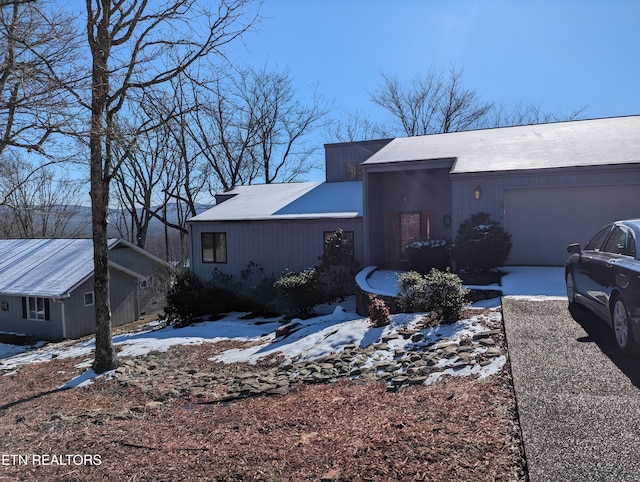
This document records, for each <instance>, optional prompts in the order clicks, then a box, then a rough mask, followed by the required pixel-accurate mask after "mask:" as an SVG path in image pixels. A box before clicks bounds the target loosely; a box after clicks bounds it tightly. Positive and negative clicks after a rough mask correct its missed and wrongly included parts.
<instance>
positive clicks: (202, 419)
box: [0, 344, 526, 481]
mask: <svg viewBox="0 0 640 482" xmlns="http://www.w3.org/2000/svg"><path fill="white" fill-rule="evenodd" d="M225 348H226V347H225ZM216 349H219V347H214V346H213V345H211V344H205V345H203V346H190V347H176V348H175V349H172V350H170V356H171V357H173V358H174V359H175V360H176V362H178V361H179V362H182V363H184V365H183V366H189V363H197V364H201V363H204V361H205V360H206V357H207V356H209V355H210V354H211V353H212V352H213V351H215V350H216ZM80 361H81V360H78V359H76V360H73V359H65V360H57V359H56V360H52V361H51V362H49V363H39V364H33V365H30V366H25V367H23V368H21V369H20V371H19V372H18V373H17V374H15V375H11V376H6V377H4V376H3V377H2V384H1V386H0V396H1V397H0V457H2V459H1V460H0V462H1V465H0V480H40V481H54V480H69V481H75V480H136V481H141V480H167V481H169V480H214V481H217V480H220V481H244V480H260V481H263V480H264V481H302V480H309V481H338V480H340V481H345V480H349V481H391V480H402V481H416V480H447V479H450V480H487V481H489V480H492V481H493V480H526V476H525V463H524V460H523V456H522V450H521V442H520V435H519V426H518V423H517V414H516V407H515V401H514V396H513V389H512V383H511V379H510V376H509V371H508V368H505V370H503V372H502V373H501V374H499V375H495V376H492V377H489V378H487V379H484V380H475V379H473V378H449V377H447V378H444V379H443V380H442V381H440V382H438V383H436V384H434V385H431V386H411V387H407V388H405V389H401V390H400V391H398V392H390V391H387V388H386V385H385V384H384V383H382V382H376V381H370V382H366V383H365V382H358V381H351V380H346V379H345V380H342V381H340V382H339V383H335V384H326V385H300V386H299V387H298V388H297V389H296V390H294V391H293V392H291V393H290V394H288V395H285V396H271V397H256V398H252V399H247V400H242V401H238V402H235V403H227V404H222V403H214V404H207V403H201V400H200V399H199V398H198V397H196V396H192V395H190V394H189V393H187V394H184V395H183V396H182V397H180V398H174V399H169V400H160V399H158V398H157V396H158V394H157V393H154V392H143V391H141V390H140V389H138V388H135V387H122V386H120V385H118V384H117V383H116V382H115V381H114V380H107V379H100V380H97V381H96V382H95V383H94V384H93V385H90V386H89V387H86V388H77V389H72V390H66V391H56V388H57V387H59V386H60V385H62V384H63V383H65V382H66V381H68V380H69V379H70V378H72V377H73V376H75V375H76V374H79V373H81V372H82V370H80V369H77V368H75V364H77V363H78V362H80ZM209 363H211V362H209ZM210 369H211V370H212V371H213V370H218V369H220V370H232V369H233V368H232V366H222V365H221V364H213V363H211V364H210ZM255 369H256V370H259V369H260V367H255ZM242 370H243V371H244V370H246V366H243V367H242ZM0 374H1V372H0ZM33 454H36V456H37V458H36V460H37V461H39V462H40V463H36V464H34V463H33V457H32V456H33ZM42 454H44V455H45V456H48V457H49V459H48V460H47V459H46V458H43V457H41V455H42ZM19 455H21V456H23V457H27V459H24V458H23V459H22V460H21V459H20V458H18V457H15V456H19ZM54 455H55V456H56V460H55V462H57V464H56V463H53V462H54V461H53V459H52V456H54ZM74 455H82V456H83V457H86V456H89V458H87V459H86V461H88V462H89V463H84V462H85V459H81V458H77V457H75V458H74V457H73V456H74ZM38 456H39V457H38ZM24 460H26V461H27V462H28V463H27V464H26V465H24V464H23V465H19V463H20V462H21V461H24ZM43 460H47V461H48V462H49V465H43V464H42V463H41V462H42V461H43ZM81 460H82V461H83V463H82V464H78V465H76V463H77V462H79V461H81ZM60 462H63V463H66V465H60V464H59V463H60ZM98 463H99V465H98ZM92 464H93V465H92Z"/></svg>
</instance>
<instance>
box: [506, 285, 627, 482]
mask: <svg viewBox="0 0 640 482" xmlns="http://www.w3.org/2000/svg"><path fill="white" fill-rule="evenodd" d="M503 316H504V322H505V330H506V337H507V343H508V348H509V354H510V358H511V366H512V372H513V379H514V386H515V391H516V398H517V402H518V411H519V414H520V423H521V427H522V432H523V438H524V448H525V453H526V459H527V464H528V468H529V474H530V479H531V481H532V482H538V481H565V480H566V481H582V480H584V481H637V480H640V389H639V387H640V359H639V358H629V357H625V356H623V355H621V354H619V353H618V352H617V351H616V349H615V345H614V341H613V333H612V331H611V330H610V329H609V328H608V327H607V326H606V324H605V323H604V322H603V321H601V320H600V319H598V318H597V317H595V316H594V315H592V314H591V313H590V312H589V311H587V310H586V309H583V308H579V307H578V308H576V309H572V312H569V309H568V306H567V301H566V299H565V300H560V299H546V300H545V299H540V300H533V299H520V298H512V297H505V298H503Z"/></svg>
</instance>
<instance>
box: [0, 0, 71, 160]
mask: <svg viewBox="0 0 640 482" xmlns="http://www.w3.org/2000/svg"><path fill="white" fill-rule="evenodd" d="M74 25H75V23H74V19H73V18H72V17H71V16H70V15H67V14H65V13H64V12H60V11H57V10H55V9H49V10H47V11H45V10H43V5H42V3H41V2H37V1H33V0H32V1H26V0H25V1H8V0H0V156H2V154H3V153H4V152H5V150H6V149H14V150H15V149H19V150H24V151H28V152H34V153H37V154H39V155H44V156H47V155H49V156H50V157H51V148H52V145H53V142H52V141H53V140H54V138H55V137H56V134H60V133H68V132H69V131H70V130H71V125H72V124H73V123H74V122H76V121H77V120H78V119H79V118H80V117H81V116H79V115H78V112H79V105H78V103H77V98H76V97H75V95H74V94H73V90H74V89H77V87H78V85H79V84H80V83H82V82H83V79H82V76H78V73H77V72H78V69H76V68H75V67H76V61H77V59H78V56H79V53H78V52H79V50H80V49H79V48H78V46H79V44H80V41H79V35H78V32H77V31H76V29H75V27H74Z"/></svg>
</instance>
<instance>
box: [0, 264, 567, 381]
mask: <svg viewBox="0 0 640 482" xmlns="http://www.w3.org/2000/svg"><path fill="white" fill-rule="evenodd" d="M505 271H506V272H507V275H506V276H504V277H503V283H502V287H501V288H502V290H503V292H504V294H505V295H509V296H527V297H531V296H533V297H534V299H545V297H549V296H551V297H557V296H563V295H564V293H565V290H564V275H563V269H562V268H524V267H508V268H505ZM366 280H367V283H370V284H372V285H374V286H375V288H376V289H378V290H380V291H382V292H387V293H388V292H394V293H395V292H396V291H397V285H395V283H397V272H393V271H374V272H373V275H372V276H369V277H368V278H366ZM394 287H395V288H394ZM492 288H493V287H492ZM498 288H499V287H498ZM497 304H498V305H499V300H497ZM476 306H478V305H476ZM479 306H488V307H495V306H496V300H489V301H487V302H484V304H482V303H480V304H479ZM322 312H323V314H322V315H319V316H316V317H314V318H310V319H307V320H292V322H291V323H299V325H300V326H299V327H297V331H295V332H294V333H293V334H291V335H290V336H288V337H284V338H283V337H280V338H276V336H275V330H276V329H277V328H279V327H280V326H282V320H281V319H262V318H254V319H243V315H244V313H231V314H229V315H228V316H226V317H225V318H223V319H221V320H218V321H209V322H202V323H198V324H195V325H192V326H188V327H184V328H173V327H171V326H169V327H164V328H161V329H154V328H155V327H150V328H149V329H148V330H147V331H143V332H137V333H127V334H123V335H118V336H115V337H114V339H113V341H114V345H115V346H116V347H117V348H118V349H119V350H120V351H119V356H120V357H125V358H126V357H137V356H145V355H146V354H148V353H149V352H150V351H166V350H168V349H169V348H170V347H171V346H174V345H200V344H202V343H212V342H217V341H222V340H232V339H233V340H241V341H256V342H258V343H256V346H254V347H252V348H247V349H232V350H227V351H226V352H224V353H222V354H220V355H219V356H218V357H215V358H213V359H212V361H222V362H225V363H233V362H240V361H244V362H249V363H255V362H256V361H258V360H259V359H261V358H263V357H266V356H269V355H272V354H274V353H277V352H281V353H282V354H283V355H284V357H285V360H286V361H287V362H291V361H304V360H312V359H316V358H320V357H322V356H325V355H327V354H330V353H333V352H337V351H340V350H342V349H343V348H344V347H345V346H346V345H349V344H352V343H353V344H356V345H357V346H359V347H363V348H364V347H367V346H369V345H372V344H374V343H379V342H380V341H381V340H382V339H383V337H387V336H389V335H391V334H393V333H394V332H396V331H397V330H398V329H405V328H409V329H411V328H413V327H415V325H416V323H417V322H418V320H419V319H420V318H421V316H422V315H420V314H398V315H393V316H392V317H391V324H390V325H389V326H386V327H383V328H372V327H370V326H369V322H368V318H363V317H361V316H359V315H357V314H356V313H355V308H354V302H353V298H349V299H347V300H346V301H345V302H343V303H342V304H341V305H339V306H336V305H327V306H324V307H323V309H322ZM491 316H498V317H499V316H500V313H499V312H498V311H493V312H492V314H491ZM483 330H486V328H485V327H484V326H482V323H481V320H480V319H479V318H477V317H473V318H471V319H468V320H461V321H459V322H457V323H454V324H452V325H443V326H439V327H436V328H432V329H428V330H423V335H424V341H423V342H422V343H424V344H428V343H432V342H434V341H437V340H440V339H451V340H452V341H456V340H459V339H460V338H462V337H464V336H470V335H473V334H474V333H476V332H478V331H483ZM407 343H409V341H407V340H404V339H402V337H399V338H398V339H394V340H390V341H389V342H388V349H387V350H379V351H377V352H376V353H375V354H374V356H373V357H372V359H371V360H370V361H369V362H368V363H373V362H374V361H375V360H387V359H391V358H392V357H393V356H395V355H394V351H395V350H396V349H401V348H403V347H405V346H406V345H407ZM94 348H95V340H94V339H90V340H86V341H81V342H75V341H65V342H61V343H50V344H47V345H45V346H41V347H18V346H14V345H7V344H0V374H1V375H3V376H10V375H11V374H13V373H16V370H19V369H20V367H21V366H23V365H26V364H30V363H45V362H47V361H50V360H52V359H54V358H75V357H79V358H84V360H83V361H82V362H80V363H79V364H78V365H77V366H78V367H80V368H87V369H88V370H87V371H86V372H85V373H84V374H82V375H81V376H79V377H77V378H75V379H74V380H71V381H70V382H69V383H68V384H66V385H65V387H67V388H69V387H75V386H83V385H85V384H87V383H90V382H91V380H92V379H93V377H95V374H94V373H93V371H92V370H91V369H90V366H91V362H92V352H93V349H94ZM500 358H502V360H500V359H497V362H496V363H495V364H492V365H490V366H489V367H488V368H485V369H484V371H483V372H480V371H479V370H480V368H479V367H477V368H474V369H471V368H469V369H465V370H467V371H466V372H465V370H462V371H460V370H456V371H455V374H457V375H471V374H474V373H475V374H478V375H480V376H488V375H489V374H490V373H492V372H495V371H499V370H500V369H501V367H502V365H503V364H504V362H505V360H504V357H500ZM374 359H375V360H374ZM443 363H446V361H443ZM442 368H443V370H444V371H443V374H446V373H449V374H453V373H454V371H453V370H451V369H447V367H446V365H443V366H442ZM474 370H475V371H474ZM437 376H438V377H439V376H441V375H437Z"/></svg>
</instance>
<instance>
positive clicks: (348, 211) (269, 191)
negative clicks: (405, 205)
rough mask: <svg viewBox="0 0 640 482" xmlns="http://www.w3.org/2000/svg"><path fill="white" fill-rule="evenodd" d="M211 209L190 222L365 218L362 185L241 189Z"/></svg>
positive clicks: (313, 184)
mask: <svg viewBox="0 0 640 482" xmlns="http://www.w3.org/2000/svg"><path fill="white" fill-rule="evenodd" d="M225 196H230V197H229V198H228V199H227V200H226V201H223V202H221V203H219V204H217V205H216V206H214V207H212V208H211V209H209V210H207V211H205V212H203V213H201V214H198V215H197V216H194V217H193V218H191V219H190V221H191V222H200V221H249V220H275V219H322V218H324V219H326V218H356V217H361V216H362V182H360V181H351V182H294V183H282V184H254V185H250V186H239V187H236V188H235V189H233V190H231V191H229V192H227V193H225Z"/></svg>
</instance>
